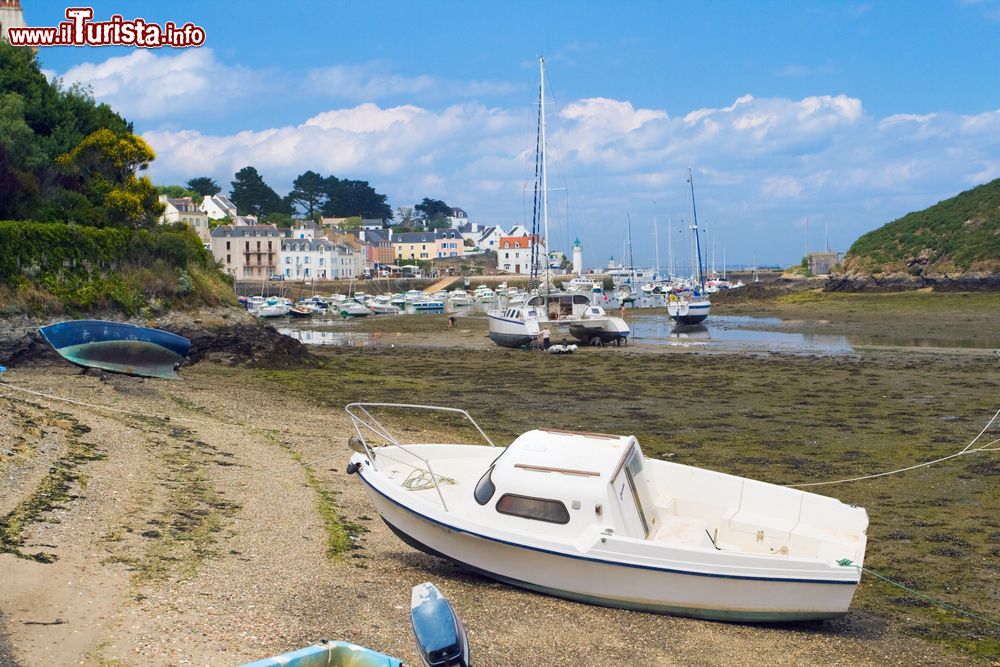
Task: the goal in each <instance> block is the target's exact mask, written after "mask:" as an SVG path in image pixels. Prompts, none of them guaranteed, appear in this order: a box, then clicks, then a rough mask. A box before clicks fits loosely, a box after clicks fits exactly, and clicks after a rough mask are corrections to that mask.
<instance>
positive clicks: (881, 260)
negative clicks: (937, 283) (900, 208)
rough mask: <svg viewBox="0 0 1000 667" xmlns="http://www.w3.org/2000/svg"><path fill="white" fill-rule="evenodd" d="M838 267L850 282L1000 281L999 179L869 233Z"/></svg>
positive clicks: (859, 240)
mask: <svg viewBox="0 0 1000 667" xmlns="http://www.w3.org/2000/svg"><path fill="white" fill-rule="evenodd" d="M841 266H842V269H843V272H844V273H846V274H848V275H849V276H858V275H869V276H871V275H885V274H890V275H891V274H895V275H901V274H907V275H909V276H911V277H915V278H922V277H925V276H927V277H930V276H945V275H947V276H949V277H953V276H957V275H964V276H981V277H983V278H988V277H992V276H997V275H1000V179H997V180H994V181H991V182H989V183H986V184H984V185H979V186H977V187H974V188H972V189H971V190H967V191H965V192H963V193H961V194H959V195H957V196H955V197H952V198H951V199H945V200H944V201H941V202H938V203H937V204H934V205H933V206H931V207H929V208H926V209H924V210H922V211H916V212H913V213H908V214H906V215H904V216H903V217H902V218H899V219H898V220H893V221H892V222H890V223H888V224H885V225H883V226H882V227H879V228H878V229H876V230H874V231H871V232H868V233H867V234H865V235H864V236H862V237H861V238H859V239H858V240H857V241H855V242H854V244H853V245H852V246H851V248H850V250H849V251H848V252H847V254H846V256H845V257H844V260H843V263H842V265H841Z"/></svg>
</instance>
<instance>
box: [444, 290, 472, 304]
mask: <svg viewBox="0 0 1000 667" xmlns="http://www.w3.org/2000/svg"><path fill="white" fill-rule="evenodd" d="M448 303H450V304H451V305H453V306H471V305H472V298H471V297H470V296H469V293H468V292H466V291H465V290H463V289H456V290H452V291H451V292H450V293H449V294H448Z"/></svg>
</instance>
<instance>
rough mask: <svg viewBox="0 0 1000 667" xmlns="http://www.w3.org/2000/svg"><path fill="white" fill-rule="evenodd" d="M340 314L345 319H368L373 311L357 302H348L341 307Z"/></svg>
mask: <svg viewBox="0 0 1000 667" xmlns="http://www.w3.org/2000/svg"><path fill="white" fill-rule="evenodd" d="M340 314H341V315H342V316H343V317H367V316H369V315H371V314H372V311H370V310H368V308H367V307H366V306H364V305H362V304H360V303H358V302H356V301H348V302H346V303H344V304H343V305H341V306H340Z"/></svg>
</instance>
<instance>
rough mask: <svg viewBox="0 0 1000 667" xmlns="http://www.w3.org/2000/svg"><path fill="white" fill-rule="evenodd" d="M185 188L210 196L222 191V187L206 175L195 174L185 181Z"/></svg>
mask: <svg viewBox="0 0 1000 667" xmlns="http://www.w3.org/2000/svg"><path fill="white" fill-rule="evenodd" d="M187 189H188V190H191V191H192V192H197V193H198V194H200V195H201V196H202V197H211V196H212V195H217V194H219V193H220V192H222V188H220V187H219V184H218V183H216V182H215V180H214V179H211V178H209V177H208V176H197V177H195V178H192V179H191V180H190V181H188V182H187Z"/></svg>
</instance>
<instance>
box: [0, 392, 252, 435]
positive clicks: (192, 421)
mask: <svg viewBox="0 0 1000 667" xmlns="http://www.w3.org/2000/svg"><path fill="white" fill-rule="evenodd" d="M0 386H4V387H7V388H8V389H13V390H14V391H21V392H24V393H25V394H31V395H33V396H39V397H41V398H47V399H49V400H52V401H62V402H63V403H71V404H73V405H79V406H82V407H85V408H93V409H95V410H105V411H107V412H116V413H118V414H123V415H129V416H132V417H144V418H146V419H159V420H161V421H178V422H185V423H188V424H204V425H206V426H209V425H210V426H215V425H217V424H219V423H220V422H219V421H214V422H209V421H204V420H201V419H189V418H187V417H162V416H160V415H150V414H146V413H144V412H138V411H136V410H122V409H121V408H113V407H111V406H109V405H96V404H94V403H87V402H85V401H77V400H74V399H72V398H63V397H62V396H55V395H53V394H46V393H43V392H40V391H35V390H33V389H26V388H24V387H18V386H15V385H12V384H10V383H9V382H0ZM222 423H226V422H222ZM233 425H235V426H242V424H233Z"/></svg>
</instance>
